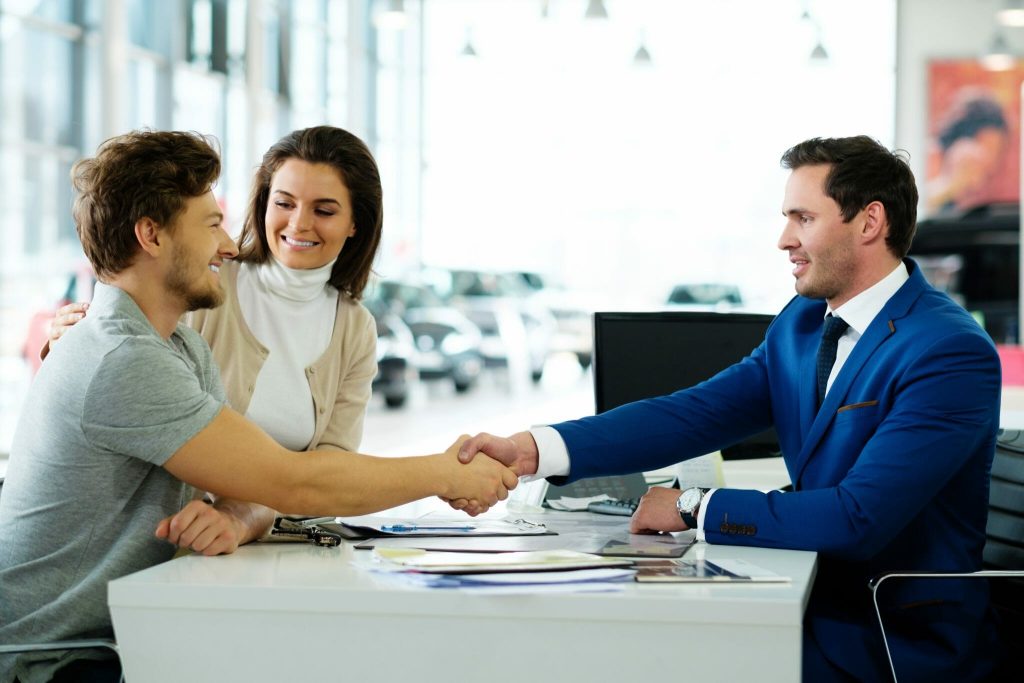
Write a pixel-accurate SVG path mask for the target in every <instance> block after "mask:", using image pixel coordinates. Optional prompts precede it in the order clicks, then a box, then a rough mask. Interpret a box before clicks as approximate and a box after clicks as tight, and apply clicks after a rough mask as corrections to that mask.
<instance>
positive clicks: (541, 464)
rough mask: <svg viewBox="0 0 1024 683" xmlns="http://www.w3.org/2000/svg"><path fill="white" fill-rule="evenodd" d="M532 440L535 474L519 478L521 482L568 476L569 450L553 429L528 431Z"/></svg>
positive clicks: (538, 428) (544, 427) (534, 428)
mask: <svg viewBox="0 0 1024 683" xmlns="http://www.w3.org/2000/svg"><path fill="white" fill-rule="evenodd" d="M530 434H532V435H533V440H534V441H536V442H537V473H536V474H532V475H527V476H525V477H520V479H521V480H522V481H536V480H538V479H547V478H548V477H565V476H568V474H569V449H568V448H566V447H565V441H563V440H562V435H561V434H559V433H558V432H557V431H556V430H555V429H554V428H553V427H547V426H542V427H533V428H531V429H530Z"/></svg>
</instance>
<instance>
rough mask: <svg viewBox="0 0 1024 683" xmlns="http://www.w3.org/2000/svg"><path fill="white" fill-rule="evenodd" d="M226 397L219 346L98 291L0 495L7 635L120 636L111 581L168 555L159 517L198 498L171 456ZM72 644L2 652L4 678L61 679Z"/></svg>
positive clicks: (29, 419) (29, 410)
mask: <svg viewBox="0 0 1024 683" xmlns="http://www.w3.org/2000/svg"><path fill="white" fill-rule="evenodd" d="M223 403H224V391H223V389H222V388H221V384H220V376H219V374H218V372H217V367H216V365H215V364H214V362H213V359H212V357H211V355H210V349H209V347H208V346H207V345H206V342H205V341H203V339H202V338H201V337H200V336H199V335H198V334H197V333H196V332H195V331H193V330H192V329H190V328H188V327H185V326H184V325H178V327H177V329H176V330H175V331H174V333H173V334H172V335H171V338H170V339H169V340H166V339H163V338H162V337H161V336H160V335H159V334H158V333H157V332H156V330H155V329H154V328H153V326H152V325H151V324H150V323H149V321H148V320H147V319H146V317H145V316H144V315H143V314H142V311H141V310H140V309H139V307H138V306H137V305H136V304H135V301H134V300H133V299H132V298H131V297H130V296H129V295H128V294H126V293H125V292H123V291H122V290H120V289H117V288H116V287H111V286H107V285H103V284H99V285H97V286H96V292H95V297H94V299H93V302H92V305H91V307H90V308H89V314H88V315H87V316H86V317H85V319H84V320H83V321H82V322H80V323H79V324H77V325H75V326H74V327H73V328H72V329H71V330H69V331H68V332H67V335H66V337H65V338H64V339H63V340H61V342H60V343H59V344H56V345H55V346H54V348H53V350H52V352H51V353H50V355H49V357H48V358H47V359H46V362H45V363H43V367H42V369H41V370H40V371H39V374H38V375H37V376H36V378H35V380H34V381H33V383H32V386H31V388H30V390H29V393H28V398H27V399H26V401H25V404H24V407H23V410H22V414H21V419H20V420H19V422H18V427H17V430H16V432H15V435H14V441H13V444H12V446H11V458H10V464H9V466H8V470H7V479H6V481H5V483H4V485H3V490H2V493H0V643H32V642H50V641H55V640H65V639H73V638H95V637H111V636H112V628H111V623H110V613H109V611H108V609H107V582H108V581H110V580H111V579H114V578H117V577H120V576H124V575H126V574H129V573H131V572H135V571H138V570H140V569H145V568H146V567H150V566H152V565H154V564H157V563H160V562H164V561H166V560H169V559H170V558H171V557H172V556H173V555H174V552H175V548H174V546H172V545H171V544H169V543H167V542H166V541H162V540H159V539H157V538H155V537H154V535H153V532H154V531H155V530H156V526H157V523H158V522H159V521H160V520H161V519H163V518H164V517H167V516H169V515H173V514H174V513H176V512H177V511H178V510H180V509H181V507H182V506H183V505H185V504H186V503H187V502H188V500H189V499H190V498H191V496H192V490H191V487H189V486H187V485H186V484H184V483H183V482H181V481H179V480H177V479H175V478H174V477H173V476H171V475H170V474H169V473H168V472H167V471H166V470H164V469H163V467H162V465H163V464H164V463H165V462H166V461H167V460H168V459H169V458H170V457H171V455H173V454H174V453H175V452H176V451H177V450H178V449H179V448H180V447H181V446H182V445H183V444H184V443H185V442H187V441H188V440H189V439H191V438H192V437H193V436H195V435H196V434H197V433H199V432H200V431H201V430H202V429H204V428H205V427H206V426H207V425H208V424H210V422H211V421H212V420H213V418H214V417H216V415H217V414H218V412H220V410H221V407H222V405H223ZM83 656H87V657H99V656H101V654H100V653H99V652H92V651H85V652H82V651H69V652H67V653H52V652H51V653H38V654H33V655H31V656H29V655H21V656H18V657H17V658H15V657H12V656H0V683H7V682H8V681H10V680H11V679H12V678H13V677H14V676H15V675H17V676H18V677H19V678H20V679H21V680H22V681H24V682H25V683H30V682H34V681H37V680H38V681H45V680H49V676H50V674H51V673H52V672H53V671H54V670H55V669H57V668H59V667H60V666H63V665H64V664H66V663H67V662H68V661H70V660H71V659H73V658H76V657H83Z"/></svg>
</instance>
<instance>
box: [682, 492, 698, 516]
mask: <svg viewBox="0 0 1024 683" xmlns="http://www.w3.org/2000/svg"><path fill="white" fill-rule="evenodd" d="M700 499H701V495H700V489H686V490H685V491H683V493H682V495H680V496H679V502H678V503H677V504H676V507H678V508H679V511H680V512H693V508H695V507H697V504H698V503H700Z"/></svg>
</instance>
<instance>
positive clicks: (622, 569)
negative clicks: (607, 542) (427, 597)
mask: <svg viewBox="0 0 1024 683" xmlns="http://www.w3.org/2000/svg"><path fill="white" fill-rule="evenodd" d="M374 559H375V560H376V564H375V565H373V569H375V570H377V571H379V572H384V573H386V574H387V575H389V576H390V577H391V578H392V579H396V580H400V581H402V582H404V583H408V584H411V585H417V586H428V587H432V588H462V589H468V590H473V591H475V592H487V593H537V592H553V591H601V590H617V589H619V588H620V586H621V583H620V582H624V581H631V580H632V578H633V574H634V572H633V570H632V569H629V568H628V566H629V565H630V564H631V563H630V562H629V561H628V560H623V559H619V558H612V557H601V556H599V555H590V554H588V553H579V552H575V551H572V550H543V551H534V552H516V553H497V554H492V553H449V552H431V551H427V550H416V549H399V548H378V549H377V550H375V551H374Z"/></svg>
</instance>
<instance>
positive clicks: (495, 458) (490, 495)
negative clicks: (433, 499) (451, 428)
mask: <svg viewBox="0 0 1024 683" xmlns="http://www.w3.org/2000/svg"><path fill="white" fill-rule="evenodd" d="M477 454H480V455H484V456H487V457H482V458H478V457H475V456H476V455H477ZM443 459H444V460H443V462H444V464H445V466H446V467H451V468H452V469H451V470H450V477H447V479H446V481H447V482H448V484H449V486H448V490H446V491H445V492H444V493H442V494H441V495H440V498H441V499H442V500H444V501H445V502H447V503H448V504H449V505H451V506H452V508H454V509H456V510H462V511H463V512H465V513H466V514H468V515H470V516H472V517H475V516H477V515H479V514H481V513H483V512H486V511H487V510H489V509H490V508H491V506H492V505H494V504H495V503H497V502H498V501H499V500H505V499H506V498H507V497H508V492H509V491H511V490H512V489H514V488H515V487H516V485H517V484H518V483H519V477H521V476H525V475H528V474H534V473H536V471H537V444H536V443H535V442H534V440H533V436H531V435H530V433H529V432H519V433H517V434H514V435H512V436H511V437H508V438H504V437H498V436H494V435H492V434H486V433H481V434H477V435H476V436H473V437H469V436H465V435H463V436H461V437H459V439H458V440H457V441H456V442H455V443H454V444H452V445H451V447H449V448H448V450H447V451H445V453H444V455H443Z"/></svg>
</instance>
